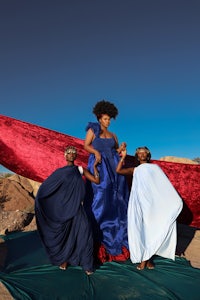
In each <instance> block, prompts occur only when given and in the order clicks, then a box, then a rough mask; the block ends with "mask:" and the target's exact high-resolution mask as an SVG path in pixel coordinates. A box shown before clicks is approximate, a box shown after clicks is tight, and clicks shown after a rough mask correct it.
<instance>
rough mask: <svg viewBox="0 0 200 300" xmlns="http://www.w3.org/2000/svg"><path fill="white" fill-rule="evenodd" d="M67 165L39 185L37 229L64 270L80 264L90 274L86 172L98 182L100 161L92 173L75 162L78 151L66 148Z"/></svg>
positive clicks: (49, 255)
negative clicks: (85, 202)
mask: <svg viewBox="0 0 200 300" xmlns="http://www.w3.org/2000/svg"><path fill="white" fill-rule="evenodd" d="M65 157H66V161H67V166H65V167H62V168H59V169H57V170H55V171H54V172H53V173H52V174H51V175H50V176H49V177H48V178H47V179H46V180H45V181H44V182H43V183H42V184H41V186H40V188H39V190H38V193H37V195H36V199H35V215H36V222H37V228H38V232H39V235H40V238H41V240H42V243H43V245H44V248H45V250H46V252H47V255H48V257H49V259H50V261H51V263H52V264H53V265H57V266H59V267H60V269H62V270H65V269H66V268H67V265H72V266H81V267H82V268H83V270H84V271H85V272H86V273H87V275H90V274H91V273H92V272H93V270H94V268H93V238H92V231H91V227H90V223H89V221H88V218H87V215H86V213H85V210H84V208H83V200H84V196H85V182H84V180H83V178H82V175H84V176H85V177H86V178H87V179H88V180H91V181H93V182H95V184H98V183H99V174H98V170H97V167H96V166H97V164H98V162H97V161H94V164H93V168H92V169H91V173H90V172H89V171H88V170H87V169H85V168H83V167H81V166H79V167H78V166H76V165H74V160H75V159H76V157H77V151H76V149H75V148H74V147H73V146H69V147H67V148H66V150H65Z"/></svg>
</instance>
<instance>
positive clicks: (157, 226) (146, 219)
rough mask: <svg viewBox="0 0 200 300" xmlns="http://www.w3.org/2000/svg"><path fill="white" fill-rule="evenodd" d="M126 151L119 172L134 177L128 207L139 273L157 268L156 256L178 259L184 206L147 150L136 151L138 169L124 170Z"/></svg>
mask: <svg viewBox="0 0 200 300" xmlns="http://www.w3.org/2000/svg"><path fill="white" fill-rule="evenodd" d="M125 157H126V151H123V153H122V158H121V160H120V162H119V163H118V166H117V168H116V172H117V173H119V174H122V175H130V174H132V175H133V179H132V187H131V192H130V197H129V204H128V214H127V216H128V220H127V223H128V242H129V250H130V259H131V261H132V262H133V263H139V265H138V266H137V269H138V270H143V269H144V268H145V267H147V268H149V269H153V268H154V264H153V262H152V260H151V259H152V256H153V255H159V256H162V257H165V258H169V259H173V260H174V259H175V250H176V243H177V232H176V219H177V217H178V215H179V214H180V212H181V210H182V207H183V202H182V199H181V198H180V196H179V194H178V193H177V191H176V190H175V188H174V186H173V185H172V184H171V182H170V181H169V179H168V177H167V176H166V175H165V173H164V172H163V171H162V169H161V168H160V167H159V166H158V165H156V164H153V163H149V162H150V158H151V154H150V151H149V149H148V148H147V147H139V148H137V149H136V154H135V157H136V158H137V159H138V161H139V165H138V167H136V168H123V162H124V159H125Z"/></svg>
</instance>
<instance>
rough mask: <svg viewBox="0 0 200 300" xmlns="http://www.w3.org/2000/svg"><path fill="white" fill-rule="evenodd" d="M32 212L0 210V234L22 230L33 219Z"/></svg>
mask: <svg viewBox="0 0 200 300" xmlns="http://www.w3.org/2000/svg"><path fill="white" fill-rule="evenodd" d="M33 216H34V214H32V213H27V212H23V211H19V210H16V211H1V213H0V234H1V235H5V234H8V233H10V232H15V231H23V230H24V229H25V227H26V226H27V225H29V224H30V223H31V221H32V219H33Z"/></svg>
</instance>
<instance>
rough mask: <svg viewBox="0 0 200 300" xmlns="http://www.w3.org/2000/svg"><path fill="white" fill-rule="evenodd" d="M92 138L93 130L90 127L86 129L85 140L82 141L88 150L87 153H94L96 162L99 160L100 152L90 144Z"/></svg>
mask: <svg viewBox="0 0 200 300" xmlns="http://www.w3.org/2000/svg"><path fill="white" fill-rule="evenodd" d="M93 139H94V132H93V131H92V129H91V128H90V129H88V131H87V134H86V137H85V141H84V149H85V150H86V151H88V152H89V153H93V154H94V155H95V158H96V160H97V163H100V162H101V154H100V153H99V151H97V150H96V149H95V148H94V147H93V146H92V141H93Z"/></svg>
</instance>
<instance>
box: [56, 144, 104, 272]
mask: <svg viewBox="0 0 200 300" xmlns="http://www.w3.org/2000/svg"><path fill="white" fill-rule="evenodd" d="M70 150H71V149H69V150H68V151H67V152H65V159H66V162H67V166H74V161H75V160H76V158H77V152H76V151H74V150H72V151H70ZM97 165H98V161H97V160H95V162H94V165H93V168H94V169H93V170H94V175H93V174H91V173H90V172H89V171H88V170H87V169H86V168H83V175H84V176H85V178H87V179H88V180H90V181H92V182H94V183H96V184H99V183H100V178H99V173H98V170H97ZM60 269H61V270H66V269H67V262H64V263H62V264H61V265H60ZM85 273H86V274H87V275H91V274H92V273H93V272H92V271H89V270H88V271H85Z"/></svg>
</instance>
